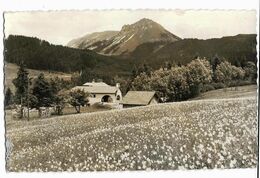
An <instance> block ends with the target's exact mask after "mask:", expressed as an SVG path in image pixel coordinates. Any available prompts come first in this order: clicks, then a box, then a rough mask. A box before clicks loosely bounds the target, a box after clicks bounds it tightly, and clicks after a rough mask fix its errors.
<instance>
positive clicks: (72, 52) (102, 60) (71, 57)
mask: <svg viewBox="0 0 260 178" xmlns="http://www.w3.org/2000/svg"><path fill="white" fill-rule="evenodd" d="M4 45H5V53H4V56H5V61H6V62H9V63H15V64H20V63H21V61H23V62H24V63H25V65H26V66H27V67H28V68H30V69H36V70H47V71H60V72H66V73H72V72H78V71H81V70H86V71H88V72H90V73H91V74H92V75H93V77H94V78H102V79H104V80H105V78H110V77H113V76H114V75H120V76H125V75H129V73H130V72H129V71H131V69H132V67H131V64H129V61H128V60H120V59H118V58H116V57H110V56H103V55H100V54H97V53H95V52H94V51H90V50H81V49H74V48H68V47H64V46H59V45H53V44H50V43H49V42H47V41H44V40H40V39H38V38H32V37H25V36H14V35H10V36H9V37H8V38H7V39H5V42H4ZM108 72H109V74H110V75H107V73H108Z"/></svg>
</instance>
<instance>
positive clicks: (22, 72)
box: [13, 63, 29, 105]
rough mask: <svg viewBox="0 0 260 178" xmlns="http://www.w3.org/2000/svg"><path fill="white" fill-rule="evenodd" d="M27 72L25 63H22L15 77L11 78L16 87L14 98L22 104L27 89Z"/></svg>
mask: <svg viewBox="0 0 260 178" xmlns="http://www.w3.org/2000/svg"><path fill="white" fill-rule="evenodd" d="M28 82H29V73H28V71H27V70H26V69H25V65H24V64H23V63H22V64H21V65H20V67H19V70H18V72H17V77H16V78H15V79H14V80H13V84H14V86H15V88H16V91H15V98H16V100H17V103H19V104H21V105H23V104H24V101H23V100H24V99H25V97H26V94H27V91H28Z"/></svg>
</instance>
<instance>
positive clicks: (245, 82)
mask: <svg viewBox="0 0 260 178" xmlns="http://www.w3.org/2000/svg"><path fill="white" fill-rule="evenodd" d="M251 84H254V83H253V82H252V81H249V80H235V81H232V82H230V83H229V87H236V86H244V85H251Z"/></svg>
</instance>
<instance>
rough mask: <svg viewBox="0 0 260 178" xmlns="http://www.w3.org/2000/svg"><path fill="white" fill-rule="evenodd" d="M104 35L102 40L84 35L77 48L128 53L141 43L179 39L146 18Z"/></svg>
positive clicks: (104, 52) (114, 53) (166, 41)
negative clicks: (116, 31) (108, 36)
mask: <svg viewBox="0 0 260 178" xmlns="http://www.w3.org/2000/svg"><path fill="white" fill-rule="evenodd" d="M92 36H93V35H92ZM105 37H106V38H103V39H102V40H94V39H92V41H90V40H89V37H86V38H84V39H83V41H81V42H80V44H82V45H78V44H79V43H78V44H77V45H78V46H79V48H83V49H86V48H87V49H91V50H95V51H96V52H99V53H102V54H108V55H120V54H127V53H130V52H131V51H133V50H134V49H135V48H136V47H137V46H139V45H140V44H143V43H147V42H164V43H168V42H174V41H178V40H180V38H179V37H177V36H175V35H173V34H172V33H171V32H169V31H167V30H166V29H164V28H163V26H161V25H160V24H158V23H157V22H154V21H153V20H150V19H148V18H142V19H140V20H139V21H137V22H135V23H133V24H126V25H124V26H123V27H122V29H121V30H120V31H119V32H118V33H117V34H113V35H112V36H111V35H110V38H107V36H105ZM95 38H96V36H95ZM77 41H79V40H77ZM75 43H76V42H75V41H73V44H75ZM70 45H71V44H70ZM77 45H74V46H77ZM71 46H72V45H71Z"/></svg>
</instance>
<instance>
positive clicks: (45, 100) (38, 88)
mask: <svg viewBox="0 0 260 178" xmlns="http://www.w3.org/2000/svg"><path fill="white" fill-rule="evenodd" d="M32 94H33V95H34V96H35V97H36V98H37V100H38V102H37V105H36V108H39V107H49V106H51V104H52V103H53V100H54V94H53V89H52V87H51V85H50V83H49V82H48V81H47V80H46V79H45V77H44V74H43V73H41V74H40V75H39V76H38V78H37V79H36V80H35V84H34V86H33V89H32Z"/></svg>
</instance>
